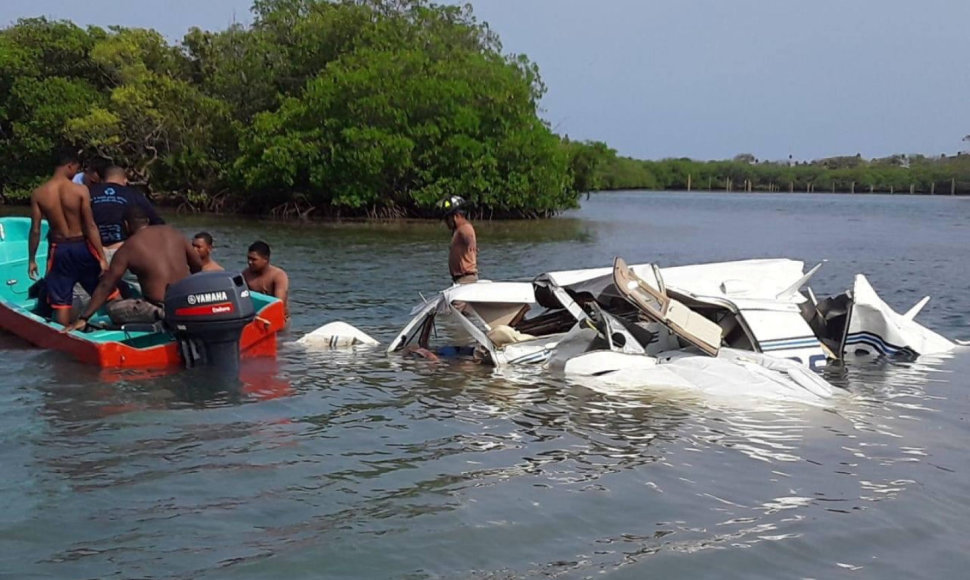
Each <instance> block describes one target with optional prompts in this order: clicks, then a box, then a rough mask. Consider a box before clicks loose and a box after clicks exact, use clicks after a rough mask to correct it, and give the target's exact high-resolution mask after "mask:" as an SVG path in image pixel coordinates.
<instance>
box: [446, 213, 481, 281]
mask: <svg viewBox="0 0 970 580" xmlns="http://www.w3.org/2000/svg"><path fill="white" fill-rule="evenodd" d="M441 205H442V208H443V209H444V212H445V215H444V218H445V223H446V224H448V229H450V230H451V231H452V232H453V233H452V236H451V249H450V251H449V253H448V269H449V270H450V271H451V281H452V282H454V283H455V284H471V283H473V282H477V281H478V243H477V241H476V239H475V228H474V227H472V224H471V222H470V221H468V216H467V215H466V214H465V205H466V204H465V200H463V199H462V198H460V197H458V196H457V195H453V196H451V197H450V198H448V199H446V200H444V201H443V202H442V203H441Z"/></svg>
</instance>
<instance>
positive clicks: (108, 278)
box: [64, 204, 202, 332]
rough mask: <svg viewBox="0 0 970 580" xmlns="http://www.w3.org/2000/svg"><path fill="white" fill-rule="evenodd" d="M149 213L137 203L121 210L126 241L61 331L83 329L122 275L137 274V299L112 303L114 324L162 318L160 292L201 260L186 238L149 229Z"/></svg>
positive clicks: (168, 230) (162, 294)
mask: <svg viewBox="0 0 970 580" xmlns="http://www.w3.org/2000/svg"><path fill="white" fill-rule="evenodd" d="M149 219H150V218H149V217H148V213H147V212H146V211H145V208H143V207H142V206H141V205H138V204H131V205H129V206H128V207H127V208H126V209H125V218H124V225H125V230H126V234H127V236H128V239H127V240H126V241H125V243H124V244H122V246H121V247H120V248H119V249H118V251H117V252H116V253H115V255H114V258H112V259H111V266H110V267H109V268H108V271H107V272H105V274H104V276H102V277H101V282H99V283H98V287H97V288H96V289H95V290H94V293H93V294H91V302H90V303H89V304H88V307H87V308H85V310H84V313H83V314H81V316H79V317H78V319H77V321H76V322H74V324H72V325H70V326H68V327H67V328H65V329H64V332H70V331H72V330H78V329H81V328H84V326H85V325H86V324H87V322H88V319H90V318H91V317H92V316H94V313H95V312H97V311H98V309H99V308H101V307H102V306H103V305H104V304H105V302H107V300H108V297H109V295H110V294H111V293H112V292H113V291H114V289H115V287H116V286H117V285H118V282H120V281H121V277H122V276H124V274H125V271H127V270H131V272H132V273H133V274H135V275H136V276H138V284H139V285H141V294H142V296H141V298H127V299H125V300H114V301H112V302H110V303H109V304H108V307H107V310H108V316H110V317H111V321H112V322H113V323H115V324H119V325H120V324H126V323H129V322H146V323H152V322H155V321H157V320H161V319H162V318H164V317H165V289H166V288H167V287H168V286H169V285H170V284H174V283H175V282H178V281H179V280H181V279H183V278H186V277H188V276H189V274H192V273H195V272H198V271H200V270H201V269H202V262H201V261H200V260H199V255H198V254H197V253H196V252H195V249H194V248H193V247H192V244H190V243H189V240H187V239H186V238H185V236H183V235H182V233H181V232H179V231H178V230H176V229H175V228H173V227H172V226H168V225H157V226H153V225H149Z"/></svg>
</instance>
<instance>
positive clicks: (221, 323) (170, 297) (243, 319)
mask: <svg viewBox="0 0 970 580" xmlns="http://www.w3.org/2000/svg"><path fill="white" fill-rule="evenodd" d="M255 316H256V309H255V307H254V306H253V299H252V298H250V296H249V288H248V287H247V286H246V282H245V281H244V280H243V277H242V274H230V273H228V272H199V273H198V274H193V275H191V276H189V277H188V278H184V279H182V280H179V281H178V282H176V283H175V284H172V285H171V286H169V287H168V289H167V290H166V291H165V324H166V325H167V326H168V327H169V328H170V329H171V330H172V332H173V333H174V334H175V336H176V338H178V340H179V345H180V348H181V350H182V360H183V361H184V362H185V366H186V367H187V368H193V367H196V366H209V367H213V368H214V369H216V370H218V371H220V372H223V373H225V374H226V375H229V374H231V375H232V376H233V377H234V378H235V377H238V376H239V339H240V337H241V336H242V330H243V327H245V326H246V325H247V324H249V323H250V322H251V321H252V320H253V318H255Z"/></svg>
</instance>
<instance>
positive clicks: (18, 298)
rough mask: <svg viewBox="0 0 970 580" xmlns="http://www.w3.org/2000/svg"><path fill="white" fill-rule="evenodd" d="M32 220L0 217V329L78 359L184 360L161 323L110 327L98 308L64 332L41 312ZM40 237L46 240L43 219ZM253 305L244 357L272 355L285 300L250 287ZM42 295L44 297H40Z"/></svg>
mask: <svg viewBox="0 0 970 580" xmlns="http://www.w3.org/2000/svg"><path fill="white" fill-rule="evenodd" d="M29 233H30V219H29V218H24V217H4V218H0V277H2V280H3V281H4V284H3V286H2V287H0V329H2V330H6V331H7V332H10V333H12V334H14V335H16V336H19V337H20V338H22V339H24V340H26V341H27V342H29V343H31V344H33V345H36V346H39V347H41V348H47V349H52V350H59V351H63V352H65V353H68V354H70V355H72V356H74V357H75V358H77V359H78V360H80V361H82V362H85V363H90V364H95V365H99V366H101V367H103V368H134V367H155V368H161V367H167V366H176V365H181V364H183V357H182V354H181V349H180V346H179V342H178V340H177V339H176V336H175V335H174V334H173V333H172V332H170V331H169V330H168V329H166V328H163V327H161V326H155V327H154V328H153V327H148V326H146V325H125V326H121V327H114V326H112V325H111V321H110V319H109V318H108V316H107V315H106V314H105V313H104V312H103V311H101V312H98V313H97V314H96V315H95V316H93V317H92V318H91V320H90V326H89V329H88V330H86V331H84V332H82V331H72V332H71V333H68V334H65V333H63V332H61V330H62V329H63V327H62V326H61V325H60V324H57V323H56V322H51V321H50V320H49V319H47V318H45V317H44V316H42V315H41V314H39V308H38V307H39V306H42V303H39V302H38V298H37V297H36V296H33V295H32V292H31V287H32V286H33V285H34V283H35V281H34V280H31V279H30V278H29V277H28V275H27V244H28V235H29ZM41 239H42V240H46V239H47V223H46V222H43V226H42V231H41ZM36 259H37V264H38V265H39V266H40V267H41V268H44V264H46V262H47V244H46V243H44V242H42V243H41V245H40V247H39V248H38V250H37V256H36ZM248 295H249V297H250V298H251V299H252V301H253V306H254V310H255V313H256V315H255V317H254V319H253V320H252V321H251V322H249V323H248V324H246V325H245V327H244V328H243V330H242V335H241V337H240V340H239V349H240V353H241V354H242V355H243V356H274V355H275V354H276V335H277V333H278V332H279V331H280V330H281V329H282V328H283V327H284V325H285V324H286V319H285V313H284V309H283V303H282V302H281V301H280V300H278V299H277V298H275V297H272V296H267V295H265V294H260V293H258V292H248ZM40 300H43V297H41V298H40Z"/></svg>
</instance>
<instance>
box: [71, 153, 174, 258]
mask: <svg viewBox="0 0 970 580" xmlns="http://www.w3.org/2000/svg"><path fill="white" fill-rule="evenodd" d="M88 189H89V190H90V191H91V210H92V211H93V212H94V223H96V224H98V232H100V234H101V244H102V245H104V255H105V258H107V259H108V261H109V262H110V261H111V257H112V256H114V253H115V252H117V251H118V248H120V247H121V244H123V243H124V242H125V239H126V238H127V237H128V234H127V232H126V231H125V227H124V219H125V209H127V208H128V206H130V205H133V204H134V205H140V206H141V207H142V208H143V209H144V210H145V214H146V215H147V216H148V223H149V225H153V226H157V225H162V224H164V223H165V220H163V219H162V218H161V217H159V215H158V213H157V212H156V211H155V208H154V207H153V206H152V204H151V202H149V201H148V199H147V198H146V197H145V196H144V194H142V192H140V191H138V190H137V189H135V188H133V187H128V177H127V176H126V175H125V170H124V169H122V168H121V167H118V166H117V165H111V166H109V167H106V168H105V169H104V170H103V171H102V180H101V182H100V183H96V184H94V185H90V186H88Z"/></svg>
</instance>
